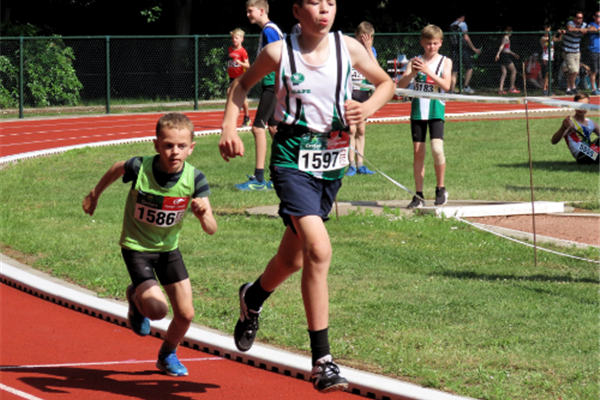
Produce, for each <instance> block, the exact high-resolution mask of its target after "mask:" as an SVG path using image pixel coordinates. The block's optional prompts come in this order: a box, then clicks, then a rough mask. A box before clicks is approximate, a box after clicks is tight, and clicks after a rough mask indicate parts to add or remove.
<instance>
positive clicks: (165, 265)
mask: <svg viewBox="0 0 600 400" xmlns="http://www.w3.org/2000/svg"><path fill="white" fill-rule="evenodd" d="M121 254H122V255H123V260H124V261H125V265H126V266H127V271H128V272H129V276H130V277H131V282H132V283H133V287H134V288H136V287H138V286H139V285H140V284H142V283H144V282H145V281H147V280H150V279H153V280H156V277H158V280H159V282H160V283H161V285H163V286H166V285H170V284H172V283H177V282H180V281H183V280H185V279H187V278H188V272H187V269H186V268H185V264H184V263H183V257H182V256H181V253H180V252H179V249H175V250H173V251H168V252H164V253H149V252H148V253H147V252H140V251H135V250H129V249H124V248H121ZM155 273H156V275H155Z"/></svg>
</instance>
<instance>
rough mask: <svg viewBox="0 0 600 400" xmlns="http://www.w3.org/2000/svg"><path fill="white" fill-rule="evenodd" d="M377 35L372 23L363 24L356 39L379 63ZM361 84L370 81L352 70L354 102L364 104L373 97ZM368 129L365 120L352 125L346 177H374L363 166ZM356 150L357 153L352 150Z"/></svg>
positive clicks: (358, 29) (373, 172)
mask: <svg viewBox="0 0 600 400" xmlns="http://www.w3.org/2000/svg"><path fill="white" fill-rule="evenodd" d="M374 34H375V28H373V25H372V24H371V23H370V22H367V21H363V22H361V23H360V24H359V25H358V27H357V28H356V31H355V32H354V37H355V38H356V40H358V42H359V43H360V44H362V45H363V46H365V49H366V50H367V54H369V57H371V59H372V60H373V61H374V62H375V63H377V51H376V50H375V47H373V35H374ZM360 84H369V81H368V80H366V79H365V77H364V76H363V74H361V73H360V72H358V71H357V70H356V69H354V68H352V100H354V101H358V102H359V103H364V102H365V101H367V100H368V99H369V97H370V96H371V90H370V89H365V88H363V87H362V86H360ZM366 127H367V121H366V120H364V121H362V122H360V123H359V124H357V125H350V132H349V133H350V146H351V148H350V152H349V153H350V156H349V159H350V166H349V167H348V171H346V176H354V175H356V174H361V175H373V174H375V171H371V170H370V169H369V168H367V166H366V165H364V164H363V155H364V154H365V130H366ZM352 148H354V149H356V152H355V151H354V150H352Z"/></svg>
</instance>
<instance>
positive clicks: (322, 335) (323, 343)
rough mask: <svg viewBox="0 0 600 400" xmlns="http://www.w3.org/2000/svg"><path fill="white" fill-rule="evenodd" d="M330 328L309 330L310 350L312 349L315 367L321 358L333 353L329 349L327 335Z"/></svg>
mask: <svg viewBox="0 0 600 400" xmlns="http://www.w3.org/2000/svg"><path fill="white" fill-rule="evenodd" d="M328 330H329V328H325V329H322V330H320V331H308V335H309V336H310V350H311V351H312V365H313V367H314V366H315V364H316V363H317V360H318V359H319V358H321V357H324V356H326V355H328V354H331V351H330V350H329V338H328V336H327V332H328Z"/></svg>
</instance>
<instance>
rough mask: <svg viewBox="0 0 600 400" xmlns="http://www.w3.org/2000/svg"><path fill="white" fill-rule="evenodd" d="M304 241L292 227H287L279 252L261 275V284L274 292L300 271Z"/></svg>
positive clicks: (268, 290) (265, 288) (266, 289)
mask: <svg viewBox="0 0 600 400" xmlns="http://www.w3.org/2000/svg"><path fill="white" fill-rule="evenodd" d="M303 262H304V261H303V255H302V242H301V241H300V238H299V237H298V235H296V234H295V233H294V232H293V231H292V228H290V227H289V226H288V227H287V228H286V230H285V233H284V234H283V238H282V239H281V243H280V244H279V250H278V251H277V254H275V256H273V258H271V261H269V263H268V264H267V268H266V269H265V272H264V273H263V274H262V275H261V277H260V286H262V288H263V289H264V290H265V291H267V292H272V291H274V290H275V289H277V287H279V285H281V284H282V283H283V282H285V281H286V279H287V278H289V277H290V276H291V275H292V274H294V273H295V272H298V271H299V270H300V269H301V268H302V265H303Z"/></svg>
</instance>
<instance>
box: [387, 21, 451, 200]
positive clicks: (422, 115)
mask: <svg viewBox="0 0 600 400" xmlns="http://www.w3.org/2000/svg"><path fill="white" fill-rule="evenodd" d="M443 38H444V32H443V31H442V30H441V29H440V28H439V27H437V26H435V25H427V26H426V27H425V28H423V30H422V31H421V46H423V49H424V50H425V52H424V53H423V55H421V56H419V57H415V58H413V59H412V60H410V62H409V63H408V65H407V67H406V72H405V73H404V75H402V78H401V79H400V80H399V81H398V87H400V88H405V87H407V86H408V85H409V83H410V82H411V81H414V88H415V90H416V91H418V92H424V93H440V92H445V91H447V90H449V89H450V85H451V80H452V60H450V59H449V58H448V57H445V56H443V55H441V54H439V53H438V50H439V49H440V47H441V46H442V40H443ZM445 111H446V104H445V102H444V101H443V100H436V99H428V98H425V97H415V98H414V99H413V101H412V105H411V114H410V130H411V133H412V140H413V153H414V162H413V172H414V176H415V187H416V192H417V196H418V197H417V196H414V197H413V199H412V201H411V202H410V204H409V205H408V208H418V207H423V206H425V201H423V200H422V199H424V198H425V197H424V196H423V180H424V178H425V141H426V139H427V128H428V127H429V135H430V137H431V153H432V154H433V164H434V168H435V176H436V179H437V186H436V188H435V205H436V206H443V205H444V204H446V202H447V201H448V192H447V191H446V188H445V187H444V175H445V173H446V159H445V157H444V114H445Z"/></svg>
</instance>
